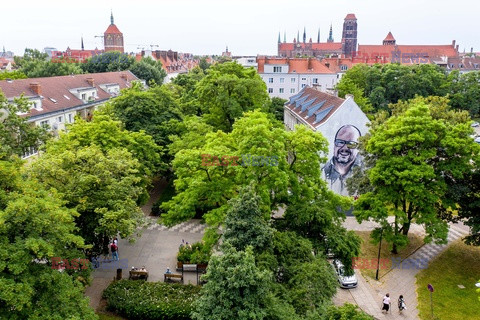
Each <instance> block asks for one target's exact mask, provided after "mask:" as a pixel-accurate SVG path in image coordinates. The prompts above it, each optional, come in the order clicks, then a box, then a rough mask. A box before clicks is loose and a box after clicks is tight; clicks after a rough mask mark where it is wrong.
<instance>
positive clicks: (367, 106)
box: [336, 78, 373, 114]
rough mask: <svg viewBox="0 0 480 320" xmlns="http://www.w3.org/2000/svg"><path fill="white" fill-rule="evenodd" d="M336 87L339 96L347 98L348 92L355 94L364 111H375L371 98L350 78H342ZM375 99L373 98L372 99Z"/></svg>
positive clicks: (356, 100) (355, 98) (354, 96)
mask: <svg viewBox="0 0 480 320" xmlns="http://www.w3.org/2000/svg"><path fill="white" fill-rule="evenodd" d="M336 89H337V90H338V96H339V97H340V98H345V96H346V95H347V94H351V95H353V98H354V100H355V102H356V103H357V105H358V106H359V107H360V108H361V109H362V111H363V112H364V113H367V114H368V113H371V112H372V111H373V107H372V104H371V103H370V100H369V99H368V98H366V97H365V96H364V95H363V90H362V89H361V88H359V87H358V85H357V84H355V83H354V82H353V81H352V80H351V79H350V78H346V79H345V80H343V79H342V80H341V81H340V82H339V83H338V84H337V86H336ZM372 100H373V99H372Z"/></svg>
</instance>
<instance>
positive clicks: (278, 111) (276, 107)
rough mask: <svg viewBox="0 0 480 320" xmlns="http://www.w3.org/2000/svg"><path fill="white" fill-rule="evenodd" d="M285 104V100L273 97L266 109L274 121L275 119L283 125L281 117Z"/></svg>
mask: <svg viewBox="0 0 480 320" xmlns="http://www.w3.org/2000/svg"><path fill="white" fill-rule="evenodd" d="M286 102H287V100H285V99H282V98H278V97H273V98H272V100H271V101H270V104H269V107H268V112H270V113H271V114H273V116H274V117H275V119H277V120H278V121H281V122H282V123H283V116H284V112H283V106H284V105H285V103H286Z"/></svg>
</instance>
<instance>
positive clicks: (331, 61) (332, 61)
mask: <svg viewBox="0 0 480 320" xmlns="http://www.w3.org/2000/svg"><path fill="white" fill-rule="evenodd" d="M322 63H323V64H324V65H325V66H326V67H327V64H328V67H327V68H328V69H330V70H331V71H332V72H335V73H338V72H344V71H343V70H341V69H340V66H342V65H345V66H347V69H350V68H351V67H352V65H353V64H354V63H353V59H352V58H323V59H322Z"/></svg>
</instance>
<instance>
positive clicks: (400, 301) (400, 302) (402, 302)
mask: <svg viewBox="0 0 480 320" xmlns="http://www.w3.org/2000/svg"><path fill="white" fill-rule="evenodd" d="M406 309H407V306H406V305H405V300H404V299H403V295H400V297H399V298H398V312H399V313H402V311H403V310H406Z"/></svg>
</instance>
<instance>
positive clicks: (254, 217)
mask: <svg viewBox="0 0 480 320" xmlns="http://www.w3.org/2000/svg"><path fill="white" fill-rule="evenodd" d="M259 202H260V198H259V197H258V196H257V195H255V193H254V191H253V188H252V187H247V188H245V189H243V190H240V193H239V195H238V197H236V198H233V199H232V200H230V203H229V206H230V209H229V210H228V211H227V217H226V219H225V232H224V234H223V239H224V240H225V242H228V243H230V244H231V245H232V246H233V247H234V248H235V249H237V250H239V251H243V250H245V248H246V247H248V246H250V247H252V249H253V250H254V252H262V251H263V250H265V249H266V248H267V247H269V246H270V245H271V241H272V237H273V230H272V228H270V227H269V226H268V223H267V219H269V218H270V216H269V215H267V216H265V215H264V214H262V213H261V211H260V208H259Z"/></svg>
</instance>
